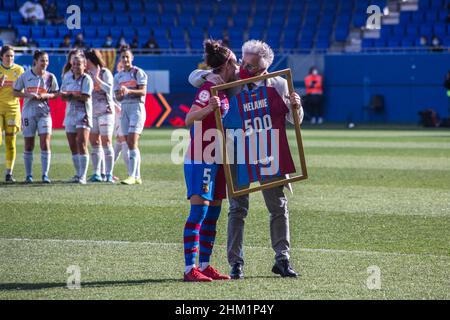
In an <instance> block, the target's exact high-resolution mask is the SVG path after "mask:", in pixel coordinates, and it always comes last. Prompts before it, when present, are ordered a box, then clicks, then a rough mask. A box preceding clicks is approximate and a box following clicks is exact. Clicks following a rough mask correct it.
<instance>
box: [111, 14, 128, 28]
mask: <svg viewBox="0 0 450 320" xmlns="http://www.w3.org/2000/svg"><path fill="white" fill-rule="evenodd" d="M115 21H116V24H117V25H120V26H128V25H129V24H130V19H129V17H128V14H126V13H123V14H116V16H115Z"/></svg>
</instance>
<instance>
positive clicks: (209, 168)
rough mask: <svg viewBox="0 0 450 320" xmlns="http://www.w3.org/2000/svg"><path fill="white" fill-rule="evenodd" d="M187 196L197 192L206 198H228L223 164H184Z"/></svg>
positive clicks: (189, 196)
mask: <svg viewBox="0 0 450 320" xmlns="http://www.w3.org/2000/svg"><path fill="white" fill-rule="evenodd" d="M184 179H185V181H186V188H187V198H188V199H190V198H191V197H192V196H193V195H195V194H197V195H199V196H200V197H202V198H204V199H205V200H209V201H212V200H222V199H225V198H226V196H227V195H226V183H225V175H224V172H223V167H222V165H218V164H206V163H200V164H194V163H185V164H184Z"/></svg>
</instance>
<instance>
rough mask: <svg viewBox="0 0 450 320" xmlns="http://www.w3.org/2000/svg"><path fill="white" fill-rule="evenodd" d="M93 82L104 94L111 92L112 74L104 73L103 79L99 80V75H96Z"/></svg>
mask: <svg viewBox="0 0 450 320" xmlns="http://www.w3.org/2000/svg"><path fill="white" fill-rule="evenodd" d="M94 80H95V81H96V82H97V83H98V84H99V85H100V88H101V89H102V90H103V91H104V92H106V93H108V92H111V91H112V88H113V77H112V74H111V73H110V72H108V71H105V72H104V73H103V79H102V78H100V75H99V74H98V75H97V76H96V77H95V79H94Z"/></svg>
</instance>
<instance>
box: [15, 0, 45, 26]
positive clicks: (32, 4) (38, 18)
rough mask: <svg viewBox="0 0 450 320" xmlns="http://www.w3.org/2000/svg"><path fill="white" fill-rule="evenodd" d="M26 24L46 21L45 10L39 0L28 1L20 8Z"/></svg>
mask: <svg viewBox="0 0 450 320" xmlns="http://www.w3.org/2000/svg"><path fill="white" fill-rule="evenodd" d="M19 12H20V14H21V15H22V17H23V21H24V22H25V23H26V24H35V25H36V24H38V23H39V22H43V21H45V15H44V10H43V9H42V6H41V5H40V4H39V3H38V2H37V1H27V2H25V3H24V4H23V5H22V7H20V9H19Z"/></svg>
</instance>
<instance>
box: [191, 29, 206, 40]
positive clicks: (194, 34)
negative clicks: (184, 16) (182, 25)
mask: <svg viewBox="0 0 450 320" xmlns="http://www.w3.org/2000/svg"><path fill="white" fill-rule="evenodd" d="M187 30H188V34H189V37H190V38H191V39H192V38H201V39H203V38H204V37H205V36H204V30H203V28H200V27H191V28H189V29H187Z"/></svg>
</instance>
